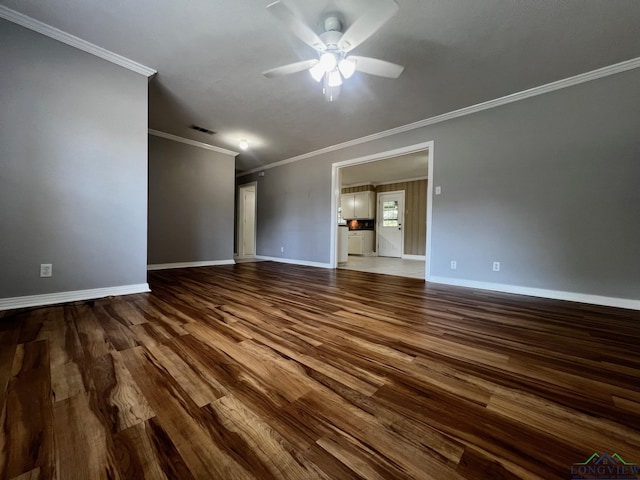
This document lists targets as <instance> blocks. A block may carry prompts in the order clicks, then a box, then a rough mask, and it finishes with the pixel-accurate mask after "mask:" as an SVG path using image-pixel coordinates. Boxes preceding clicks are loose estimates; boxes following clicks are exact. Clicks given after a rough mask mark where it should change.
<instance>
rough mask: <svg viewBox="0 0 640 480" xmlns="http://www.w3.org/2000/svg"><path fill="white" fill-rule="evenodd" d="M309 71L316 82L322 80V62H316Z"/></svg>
mask: <svg viewBox="0 0 640 480" xmlns="http://www.w3.org/2000/svg"><path fill="white" fill-rule="evenodd" d="M309 73H310V74H311V76H312V77H313V79H314V80H315V81H316V82H319V81H320V80H322V77H324V67H323V66H322V64H320V63H316V64H315V65H314V66H313V67H311V68H310V69H309Z"/></svg>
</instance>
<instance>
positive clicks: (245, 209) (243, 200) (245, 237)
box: [238, 185, 256, 257]
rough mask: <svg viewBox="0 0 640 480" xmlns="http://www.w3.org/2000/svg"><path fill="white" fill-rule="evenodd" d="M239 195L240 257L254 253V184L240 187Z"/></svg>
mask: <svg viewBox="0 0 640 480" xmlns="http://www.w3.org/2000/svg"><path fill="white" fill-rule="evenodd" d="M239 197H240V199H239V200H240V205H239V206H238V207H239V208H238V214H239V218H238V224H239V225H238V227H239V228H238V229H239V232H238V234H239V235H238V241H239V243H240V245H239V246H238V250H239V251H238V254H239V255H240V256H241V257H247V256H249V257H250V256H253V255H255V254H256V186H255V185H247V186H242V187H240V195H239Z"/></svg>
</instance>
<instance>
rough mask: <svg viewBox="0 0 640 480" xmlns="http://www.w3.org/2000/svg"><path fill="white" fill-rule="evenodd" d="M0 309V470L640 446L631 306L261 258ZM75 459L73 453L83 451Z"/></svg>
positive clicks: (631, 449)
mask: <svg viewBox="0 0 640 480" xmlns="http://www.w3.org/2000/svg"><path fill="white" fill-rule="evenodd" d="M149 283H150V286H151V290H152V291H151V293H143V294H135V295H129V296H122V297H107V298H103V299H98V300H96V301H95V302H90V303H74V304H67V305H64V306H52V307H44V308H39V307H38V308H35V309H25V310H18V311H13V312H0V425H1V426H2V429H1V430H0V479H13V478H20V479H27V478H47V479H48V478H58V479H67V478H69V479H74V480H75V479H80V480H82V479H92V480H93V479H100V478H105V479H107V478H108V479H117V478H131V479H138V478H149V479H156V478H158V479H164V478H166V479H174V478H175V479H187V480H192V479H200V478H207V479H221V480H229V479H231V480H234V479H238V480H240V479H242V480H245V479H260V480H268V479H274V480H275V479H301V480H302V479H307V478H318V479H323V480H327V479H336V480H350V479H361V480H362V479H393V480H401V479H407V480H408V479H411V480H415V479H438V480H441V479H445V480H446V479H452V480H485V479H492V480H493V479H504V480H513V479H516V478H518V479H544V480H555V479H566V478H570V476H571V475H570V468H571V465H572V464H574V463H575V462H582V461H585V460H586V459H587V458H589V457H590V456H591V455H592V454H593V453H594V452H598V453H601V454H602V453H608V454H613V453H618V454H619V455H621V456H622V457H623V458H624V459H625V460H626V461H628V462H632V463H640V428H639V425H640V382H639V381H638V378H640V351H639V350H638V347H637V345H638V343H639V341H640V312H636V311H630V310H622V309H615V308H608V307H601V306H594V305H581V304H577V303H569V302H561V301H556V300H548V299H543V298H533V297H521V296H516V295H508V294H501V293H496V292H489V291H480V290H471V289H465V288H456V287H446V286H440V285H431V284H425V283H424V282H422V281H419V280H415V279H405V278H400V277H392V276H384V275H375V274H370V273H364V272H356V271H345V270H337V271H333V270H327V269H318V268H313V267H305V266H296V265H285V264H278V263H274V262H256V263H242V264H238V265H224V266H216V267H202V268H191V269H173V270H166V271H156V272H151V273H150V274H149ZM79 459H81V461H79Z"/></svg>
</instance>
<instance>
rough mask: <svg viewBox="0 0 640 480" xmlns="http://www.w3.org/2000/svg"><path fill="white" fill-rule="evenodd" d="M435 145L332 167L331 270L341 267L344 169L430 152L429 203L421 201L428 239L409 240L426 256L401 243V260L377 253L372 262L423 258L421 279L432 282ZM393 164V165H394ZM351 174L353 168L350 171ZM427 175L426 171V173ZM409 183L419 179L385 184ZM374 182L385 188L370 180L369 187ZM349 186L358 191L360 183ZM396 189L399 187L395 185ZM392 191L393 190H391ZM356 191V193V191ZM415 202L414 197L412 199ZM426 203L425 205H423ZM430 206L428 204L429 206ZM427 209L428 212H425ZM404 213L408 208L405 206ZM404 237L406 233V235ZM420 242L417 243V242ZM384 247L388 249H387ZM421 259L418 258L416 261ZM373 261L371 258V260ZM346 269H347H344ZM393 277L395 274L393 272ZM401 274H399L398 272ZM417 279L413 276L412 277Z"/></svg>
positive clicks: (402, 150) (427, 183)
mask: <svg viewBox="0 0 640 480" xmlns="http://www.w3.org/2000/svg"><path fill="white" fill-rule="evenodd" d="M433 146H434V142H433V141H427V142H423V143H418V144H414V145H408V146H405V147H400V148H397V149H394V150H388V151H384V152H379V153H374V154H371V155H366V156H363V157H358V158H352V159H350V160H343V161H338V162H335V163H333V164H332V172H331V177H332V178H331V190H332V198H331V210H332V215H331V227H330V228H331V237H332V238H333V241H332V242H331V250H330V258H331V262H330V264H329V265H330V267H331V268H337V266H338V256H337V255H338V230H339V229H338V226H339V225H338V220H339V219H340V218H341V215H340V214H341V211H340V209H339V208H340V200H341V194H342V193H343V189H342V187H343V171H342V170H343V168H345V167H356V166H360V165H362V166H364V164H374V163H379V164H382V163H384V164H387V161H388V160H393V159H395V158H396V157H400V156H405V155H408V154H414V153H418V152H427V154H428V163H427V165H426V166H425V170H427V172H428V173H427V177H426V178H428V182H425V187H426V200H421V201H420V202H419V205H421V206H422V207H421V208H422V210H421V212H422V213H421V215H420V216H419V218H423V219H424V218H425V217H426V232H425V235H424V236H421V237H420V238H419V239H418V240H417V241H413V240H414V237H413V236H412V235H410V236H409V237H407V238H408V239H409V240H408V241H409V244H411V245H413V247H412V248H413V250H416V248H415V245H418V244H421V245H422V246H423V252H424V255H422V254H421V252H418V253H419V255H414V252H413V251H412V250H408V251H404V249H405V247H404V245H403V242H401V243H400V245H401V253H400V255H401V258H394V257H386V258H379V259H378V256H379V253H378V254H377V256H375V257H371V259H372V260H373V259H376V260H379V261H380V263H384V262H389V261H390V262H405V261H407V260H419V259H420V258H421V259H422V262H421V263H422V265H423V266H422V272H423V274H422V275H421V278H424V279H425V280H426V281H429V279H430V264H431V262H430V257H431V221H432V204H433V202H432V200H433V164H434V149H433ZM380 160H385V162H379V161H380ZM390 163H391V162H390ZM350 171H351V169H350ZM423 172H424V170H423ZM420 175H424V173H421V174H420ZM408 180H415V178H412V177H410V178H406V179H405V178H402V179H398V180H395V181H393V182H392V181H389V182H385V183H387V184H391V183H402V182H405V181H408ZM372 183H376V184H377V185H378V186H380V185H384V184H385V183H378V182H372V181H368V182H367V184H372ZM348 185H351V187H350V188H354V187H357V184H350V183H348ZM394 186H395V185H394ZM398 187H400V188H395V189H393V190H394V191H397V190H400V189H401V188H402V187H401V186H400V185H398ZM388 190H391V189H388ZM354 191H355V190H354ZM358 191H359V190H358ZM379 193H387V192H386V191H385V190H382V191H381V192H379ZM411 198H412V199H413V196H412V197H411ZM411 202H412V203H410V205H412V207H411V208H412V209H413V211H414V212H415V211H416V208H415V205H416V204H415V202H414V201H413V200H412V201H411ZM423 202H424V203H423ZM425 203H426V205H425ZM425 207H426V212H425V211H424V209H425ZM403 210H404V207H403ZM398 223H404V222H400V221H399V222H398ZM401 227H403V230H404V225H401ZM403 230H400V231H401V232H403ZM403 234H404V233H403ZM416 242H417V243H416ZM383 248H384V247H383ZM416 257H418V258H416ZM368 259H369V257H367V260H368ZM378 267H379V266H378V265H375V266H373V267H372V266H371V265H369V266H366V265H365V266H362V269H363V270H365V269H370V268H375V269H378ZM344 268H346V267H344ZM353 269H360V268H353ZM365 271H373V270H365ZM379 273H391V272H382V271H380V272H379ZM391 274H393V273H391ZM396 274H399V273H396ZM411 276H413V275H411Z"/></svg>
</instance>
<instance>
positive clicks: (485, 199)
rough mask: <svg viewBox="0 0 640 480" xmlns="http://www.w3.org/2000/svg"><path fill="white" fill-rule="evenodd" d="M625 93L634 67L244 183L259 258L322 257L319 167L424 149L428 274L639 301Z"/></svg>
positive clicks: (634, 112) (324, 207)
mask: <svg viewBox="0 0 640 480" xmlns="http://www.w3.org/2000/svg"><path fill="white" fill-rule="evenodd" d="M638 85H640V70H638V69H636V70H633V71H629V72H625V73H620V74H617V75H613V76H610V77H606V78H602V79H599V80H595V81H592V82H588V83H584V84H581V85H577V86H573V87H570V88H567V89H563V90H559V91H555V92H552V93H549V94H545V95H541V96H537V97H533V98H529V99H527V100H523V101H519V102H516V103H513V104H509V105H505V106H502V107H498V108H495V109H491V110H486V111H483V112H480V113H476V114H473V115H469V116H466V117H462V118H458V119H455V120H451V121H448V122H443V123H440V124H436V125H431V126H428V127H424V128H421V129H416V130H413V131H410V132H405V133H402V134H398V135H394V136H391V137H386V138H383V139H379V140H375V141H372V142H368V143H365V144H361V145H357V146H354V147H350V148H346V149H342V150H339V151H335V152H331V153H327V154H324V155H322V156H317V157H313V158H310V159H307V160H303V161H301V162H297V163H294V164H289V165H284V166H281V167H277V168H274V169H270V170H267V171H266V176H265V177H263V178H261V177H258V176H257V175H255V174H253V175H248V176H245V177H243V178H241V179H240V182H241V183H245V182H248V181H251V180H252V179H257V180H258V220H257V221H258V254H261V255H273V256H282V257H287V258H292V259H298V260H313V261H320V262H329V261H330V258H329V246H330V242H331V241H332V239H331V238H330V199H331V187H330V182H331V164H332V163H334V162H337V161H343V160H348V159H352V158H358V157H361V156H365V155H370V154H374V153H378V152H383V151H388V150H392V149H394V148H400V147H403V146H407V145H414V144H418V143H422V142H426V141H430V140H433V141H434V158H435V163H434V178H433V182H434V185H440V186H441V187H442V192H443V193H442V195H440V196H437V197H434V204H433V226H432V235H433V236H432V247H433V250H432V270H431V274H432V275H433V276H439V277H451V278H458V279H464V280H473V281H481V282H492V283H502V284H509V285H517V286H525V287H535V288H545V289H553V290H562V291H569V292H577V293H584V294H592V295H604V296H613V297H620V298H629V299H640V253H639V252H640V251H639V249H638V245H640V186H639V185H640V134H639V132H640V89H639V88H638ZM427 94H429V93H428V92H425V95H427ZM283 208H285V209H286V212H287V215H286V216H284V215H282V209H283ZM285 219H286V220H285ZM294 225H295V226H296V229H297V230H298V231H296V232H293V231H292V226H294ZM292 234H296V235H297V238H298V240H296V241H293V240H292V239H291V237H292ZM285 242H290V243H292V244H293V245H292V247H293V248H291V249H289V251H285V253H284V254H281V253H280V252H279V250H278V247H279V245H280V244H282V243H285ZM451 260H456V261H457V263H458V269H457V270H456V271H452V270H450V269H449V262H450V261H451ZM494 260H499V261H500V262H502V271H501V272H492V271H491V263H492V262H493V261H494Z"/></svg>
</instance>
